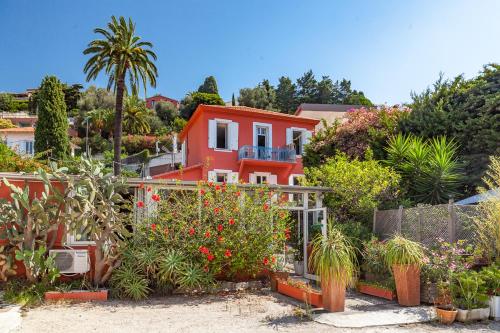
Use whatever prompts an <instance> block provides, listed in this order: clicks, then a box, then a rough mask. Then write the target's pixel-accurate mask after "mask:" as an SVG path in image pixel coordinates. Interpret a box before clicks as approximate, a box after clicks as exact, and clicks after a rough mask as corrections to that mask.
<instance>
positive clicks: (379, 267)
mask: <svg viewBox="0 0 500 333" xmlns="http://www.w3.org/2000/svg"><path fill="white" fill-rule="evenodd" d="M363 245H364V247H363V263H362V265H361V269H362V271H363V273H365V279H366V280H371V281H379V282H382V281H386V280H392V277H391V271H390V269H389V267H388V266H387V264H386V263H385V259H384V258H385V251H386V246H385V243H384V242H382V241H379V240H378V239H377V238H376V237H372V239H371V240H369V241H366V242H364V244H363Z"/></svg>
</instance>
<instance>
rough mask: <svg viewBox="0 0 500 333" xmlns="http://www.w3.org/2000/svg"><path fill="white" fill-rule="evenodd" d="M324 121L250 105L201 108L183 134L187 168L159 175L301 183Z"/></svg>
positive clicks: (216, 179)
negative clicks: (306, 154) (308, 150)
mask: <svg viewBox="0 0 500 333" xmlns="http://www.w3.org/2000/svg"><path fill="white" fill-rule="evenodd" d="M318 123H319V120H316V119H311V118H306V117H298V116H294V115H289V114H284V113H279V112H273V111H267V110H260V109H254V108H250V107H244V106H219V105H200V106H198V108H197V109H196V111H195V112H194V114H193V116H192V117H191V119H190V120H189V121H188V123H187V124H186V126H185V127H184V129H183V130H182V132H181V133H179V135H178V141H179V143H181V153H182V155H181V157H182V158H181V161H182V163H181V164H182V168H181V169H179V170H175V171H170V172H165V173H162V174H159V175H155V176H153V178H157V179H168V180H191V181H196V180H208V181H213V182H228V183H233V182H238V181H243V182H245V183H253V184H262V183H268V184H281V185H296V184H297V182H298V178H299V177H301V176H302V175H303V166H302V153H303V149H304V145H305V144H307V143H308V142H309V139H310V138H311V136H312V134H313V132H314V128H315V126H316V125H317V124H318Z"/></svg>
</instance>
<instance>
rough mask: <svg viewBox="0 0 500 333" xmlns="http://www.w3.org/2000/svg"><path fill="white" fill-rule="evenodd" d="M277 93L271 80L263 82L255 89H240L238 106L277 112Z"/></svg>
mask: <svg viewBox="0 0 500 333" xmlns="http://www.w3.org/2000/svg"><path fill="white" fill-rule="evenodd" d="M275 100H276V91H275V90H274V87H273V86H272V85H271V84H270V83H269V80H262V82H261V83H259V84H258V85H257V86H256V87H255V88H243V89H240V95H239V96H238V104H239V105H242V106H248V107H251V108H257V109H264V110H275V108H274V104H275Z"/></svg>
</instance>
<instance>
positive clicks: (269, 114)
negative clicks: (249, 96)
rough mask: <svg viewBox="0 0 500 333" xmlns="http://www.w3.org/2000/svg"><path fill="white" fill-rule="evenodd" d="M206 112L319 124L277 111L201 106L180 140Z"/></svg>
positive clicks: (245, 107) (241, 107) (180, 134)
mask: <svg viewBox="0 0 500 333" xmlns="http://www.w3.org/2000/svg"><path fill="white" fill-rule="evenodd" d="M205 111H221V112H224V113H226V114H227V113H232V114H236V115H240V116H248V117H256V116H259V117H263V118H272V119H281V120H292V119H293V121H296V122H301V123H307V124H311V125H314V126H315V125H316V124H318V123H319V120H318V119H313V118H307V117H298V116H295V115H292V114H286V113H280V112H276V111H269V110H262V109H256V108H251V107H248V106H232V105H231V106H223V105H205V104H200V105H198V107H197V108H196V111H195V112H194V113H193V115H192V116H191V119H189V121H188V123H187V124H186V126H184V129H183V130H182V131H181V132H180V133H179V138H180V139H182V138H183V137H184V136H186V134H187V132H188V130H189V128H190V127H191V126H192V125H193V123H194V122H195V121H196V119H198V118H199V117H200V115H201V114H202V113H203V112H205Z"/></svg>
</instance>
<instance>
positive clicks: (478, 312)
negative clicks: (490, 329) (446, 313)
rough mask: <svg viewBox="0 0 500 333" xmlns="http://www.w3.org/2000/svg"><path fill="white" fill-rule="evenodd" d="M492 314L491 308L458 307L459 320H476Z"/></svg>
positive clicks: (486, 317) (464, 321)
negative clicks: (468, 308) (467, 308)
mask: <svg viewBox="0 0 500 333" xmlns="http://www.w3.org/2000/svg"><path fill="white" fill-rule="evenodd" d="M489 315H490V308H481V309H472V310H463V309H458V312H457V320H458V321H461V322H462V323H466V322H469V321H474V320H484V319H488V317H489Z"/></svg>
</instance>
